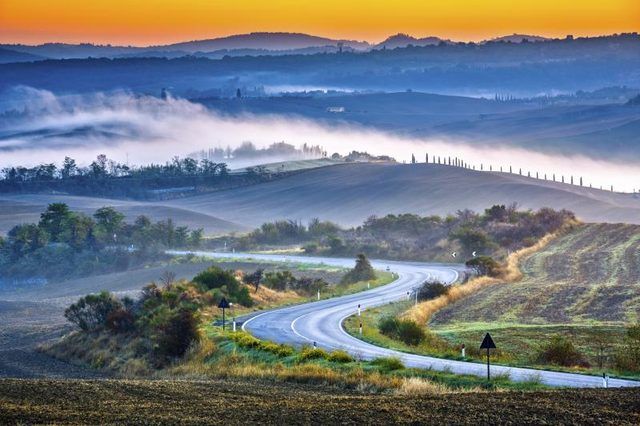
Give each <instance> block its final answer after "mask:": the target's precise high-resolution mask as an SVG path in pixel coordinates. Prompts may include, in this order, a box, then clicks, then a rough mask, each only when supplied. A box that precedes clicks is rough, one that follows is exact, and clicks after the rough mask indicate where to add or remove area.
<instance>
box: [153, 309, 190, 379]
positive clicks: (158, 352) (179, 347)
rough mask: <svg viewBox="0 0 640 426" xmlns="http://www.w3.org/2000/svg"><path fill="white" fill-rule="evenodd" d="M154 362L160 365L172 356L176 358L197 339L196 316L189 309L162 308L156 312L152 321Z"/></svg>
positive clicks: (164, 363)
mask: <svg viewBox="0 0 640 426" xmlns="http://www.w3.org/2000/svg"><path fill="white" fill-rule="evenodd" d="M152 324H153V331H152V334H151V340H152V342H153V348H154V355H155V363H156V365H157V366H159V367H161V366H164V365H166V364H167V363H168V362H169V361H170V360H171V359H172V358H177V357H180V356H182V355H184V353H185V352H186V351H187V349H189V346H190V345H191V343H192V342H193V341H195V340H197V339H198V317H197V314H196V313H195V312H193V311H192V310H190V309H187V308H184V307H180V308H178V309H168V308H167V309H163V310H160V311H158V312H157V313H156V315H155V317H154V318H153V321H152Z"/></svg>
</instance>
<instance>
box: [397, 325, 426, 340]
mask: <svg viewBox="0 0 640 426" xmlns="http://www.w3.org/2000/svg"><path fill="white" fill-rule="evenodd" d="M426 337H427V336H426V334H425V332H424V330H423V329H422V327H420V326H419V325H418V324H417V323H416V322H415V321H411V320H400V321H399V322H398V339H400V340H401V341H402V342H403V343H405V344H407V345H411V346H417V345H419V344H420V343H422V342H423V341H424V339H425V338H426Z"/></svg>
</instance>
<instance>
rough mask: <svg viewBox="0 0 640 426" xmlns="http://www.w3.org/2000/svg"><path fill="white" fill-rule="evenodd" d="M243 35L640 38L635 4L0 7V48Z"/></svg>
mask: <svg viewBox="0 0 640 426" xmlns="http://www.w3.org/2000/svg"><path fill="white" fill-rule="evenodd" d="M252 31H289V32H304V33H310V34H314V35H321V36H327V37H335V38H349V39H358V40H367V41H372V42H378V41H381V40H382V39H384V38H385V37H386V36H388V35H391V34H395V33H398V32H404V33H409V34H411V35H414V36H420V37H424V36H428V35H435V36H439V37H443V38H450V39H454V40H482V39H486V38H491V37H495V36H499V35H506V34H511V33H516V32H517V33H527V34H539V35H544V36H553V37H561V36H565V35H566V34H574V35H576V36H581V35H597V34H611V33H620V32H633V31H640V0H573V1H567V0H535V1H531V0H519V1H517V0H514V1H509V0H392V1H381V0H324V1H304V0H299V1H295V0H233V1H225V0H182V1H180V0H147V1H141V0H0V42H3V43H29V44H35V43H43V42H50V41H60V42H92V43H111V44H132V45H149V44H165V43H171V42H177V41H185V40H195V39H204V38H213V37H218V36H224V35H229V34H238V33H246V32H252Z"/></svg>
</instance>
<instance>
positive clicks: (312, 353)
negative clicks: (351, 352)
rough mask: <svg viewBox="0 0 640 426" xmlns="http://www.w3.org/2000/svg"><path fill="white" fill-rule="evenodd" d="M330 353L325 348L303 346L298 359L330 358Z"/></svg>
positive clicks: (302, 360) (300, 360)
mask: <svg viewBox="0 0 640 426" xmlns="http://www.w3.org/2000/svg"><path fill="white" fill-rule="evenodd" d="M328 358H329V354H328V353H327V351H325V350H324V349H320V348H310V347H308V346H306V347H304V348H302V350H301V351H300V354H299V355H298V361H299V362H304V361H309V360H312V359H328Z"/></svg>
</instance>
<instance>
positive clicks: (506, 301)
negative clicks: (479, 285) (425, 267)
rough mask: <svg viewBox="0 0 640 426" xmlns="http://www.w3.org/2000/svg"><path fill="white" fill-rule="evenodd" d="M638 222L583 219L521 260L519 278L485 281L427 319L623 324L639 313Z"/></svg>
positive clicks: (444, 323) (438, 321)
mask: <svg viewBox="0 0 640 426" xmlns="http://www.w3.org/2000/svg"><path fill="white" fill-rule="evenodd" d="M639 265H640V226H637V225H621V224H590V225H584V226H582V227H580V228H578V229H577V230H575V231H573V232H571V233H570V234H568V235H566V236H564V237H561V238H559V239H558V240H556V241H554V242H552V243H551V244H550V245H549V246H547V248H545V249H544V250H542V251H541V252H538V253H536V254H534V255H533V256H531V257H530V258H528V259H527V260H526V261H525V262H524V264H523V265H522V270H523V272H524V273H525V279H523V280H522V281H520V282H517V283H514V284H508V285H504V286H499V285H498V286H492V287H486V288H484V289H482V290H480V291H479V292H477V293H475V294H474V295H472V296H470V297H467V298H465V299H462V300H460V301H458V302H456V303H454V304H452V305H450V306H449V307H447V308H445V309H444V310H442V311H441V312H439V313H438V314H436V316H435V317H434V319H433V323H434V324H437V325H438V326H442V327H445V326H447V325H452V324H457V325H460V323H469V322H478V321H479V322H490V323H495V324H498V323H505V322H507V323H520V324H595V323H599V322H604V323H618V324H626V323H628V322H634V321H637V320H638V318H640V267H639Z"/></svg>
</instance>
